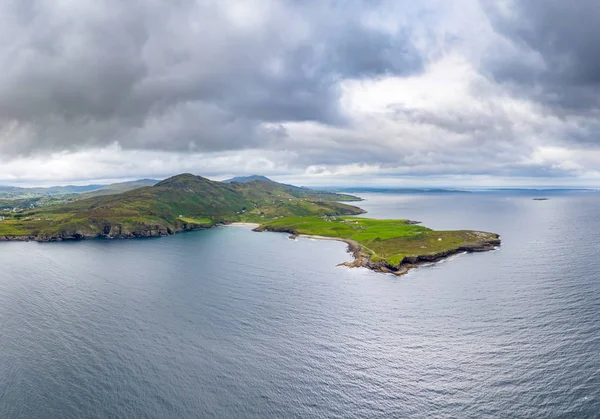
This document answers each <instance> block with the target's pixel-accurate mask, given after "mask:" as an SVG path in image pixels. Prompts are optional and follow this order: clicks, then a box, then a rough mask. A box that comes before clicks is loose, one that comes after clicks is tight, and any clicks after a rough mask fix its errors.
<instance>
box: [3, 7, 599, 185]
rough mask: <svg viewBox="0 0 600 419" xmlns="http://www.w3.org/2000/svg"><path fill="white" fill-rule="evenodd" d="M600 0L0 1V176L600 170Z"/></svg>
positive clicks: (303, 178)
mask: <svg viewBox="0 0 600 419" xmlns="http://www.w3.org/2000/svg"><path fill="white" fill-rule="evenodd" d="M598 22H600V6H599V5H598V3H597V0H577V1H566V0H561V1H558V0H537V1H536V0H529V1H528V0H514V1H511V0H489V1H486V0H454V1H453V0H420V1H414V0H406V1H403V0H393V1H387V2H386V1H373V0H371V1H351V0H350V1H323V0H318V1H317V0H315V1H310V0H306V1H304V0H302V1H301V0H290V1H283V0H280V1H269V0H239V1H235V0H227V1H226V0H214V1H208V0H206V1H204V0H4V1H2V2H0V60H1V61H0V62H1V68H2V71H0V183H2V184H15V183H29V184H42V183H43V184H48V183H52V184H64V183H73V182H87V181H98V180H101V181H110V180H118V179H133V178H141V177H154V178H163V177H166V176H169V175H173V174H177V173H181V172H192V173H196V174H200V175H204V176H208V177H211V178H214V179H221V178H224V177H227V176H229V175H239V174H253V173H260V174H265V175H267V176H271V177H273V178H275V179H278V180H287V181H294V182H296V183H300V184H306V185H311V184H321V185H335V184H346V185H355V184H381V185H384V184H385V185H398V186H402V185H448V186H450V185H455V186H467V185H475V186H478V185H480V186H486V185H487V186H490V185H517V186H522V185H529V186H535V185H588V186H594V185H600V119H599V117H600V54H598V51H599V50H600V49H599V48H600V25H598Z"/></svg>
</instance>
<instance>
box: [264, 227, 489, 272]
mask: <svg viewBox="0 0 600 419" xmlns="http://www.w3.org/2000/svg"><path fill="white" fill-rule="evenodd" d="M260 229H261V230H270V231H284V232H289V233H293V234H306V235H316V236H325V237H333V238H339V239H344V240H351V241H354V242H356V243H358V244H359V245H360V247H361V248H362V250H363V251H364V252H365V253H367V254H368V256H369V259H370V261H371V262H379V261H384V262H385V263H387V264H388V265H390V266H398V265H400V264H402V263H403V262H405V261H406V260H407V259H410V258H414V257H418V256H424V255H425V256H426V255H431V256H434V255H439V254H442V253H445V252H449V251H452V250H454V249H457V248H460V247H465V248H466V247H468V246H475V245H478V244H479V243H482V242H488V241H492V242H493V241H495V240H497V238H498V236H497V235H496V234H493V233H487V232H479V231H467V230H458V231H434V230H431V229H429V228H426V227H423V226H420V225H416V224H414V223H413V222H411V221H409V220H374V219H368V218H361V217H340V216H333V217H327V216H323V217H286V218H280V219H277V220H272V221H268V222H266V223H264V224H263V225H262V226H261V228H260Z"/></svg>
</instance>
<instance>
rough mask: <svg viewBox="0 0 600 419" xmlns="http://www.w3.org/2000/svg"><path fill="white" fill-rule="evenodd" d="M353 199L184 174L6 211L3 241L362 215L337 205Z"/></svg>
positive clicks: (150, 233)
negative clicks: (116, 191)
mask: <svg viewBox="0 0 600 419" xmlns="http://www.w3.org/2000/svg"><path fill="white" fill-rule="evenodd" d="M338 198H339V199H349V198H351V197H350V196H349V195H343V196H342V195H337V194H332V193H327V192H314V193H312V192H311V191H310V190H309V189H304V188H295V187H288V186H286V185H282V184H279V183H276V182H272V181H260V180H259V181H252V182H247V183H231V184H227V183H222V182H214V181H211V180H208V179H205V178H203V177H200V176H194V175H191V174H183V175H178V176H174V177H172V178H169V179H165V180H163V181H161V182H158V183H157V184H156V185H154V186H148V187H142V188H137V189H134V190H130V191H126V192H123V193H120V194H114V195H101V196H93V197H90V198H87V199H77V200H73V201H72V202H66V203H61V204H57V205H53V206H45V207H41V208H37V207H35V206H34V207H33V208H32V207H22V208H15V207H11V206H10V205H9V206H7V207H4V208H3V209H2V212H0V215H1V216H2V217H3V219H2V220H0V236H3V237H5V238H13V237H16V236H20V237H29V238H34V239H36V240H59V239H66V238H82V237H147V236H158V235H166V234H172V233H174V232H177V231H182V230H193V229H198V228H206V227H210V226H212V225H214V224H217V223H223V222H232V221H247V220H253V221H254V220H256V221H258V220H270V219H275V218H276V217H281V216H294V215H341V214H359V213H361V212H363V211H362V210H361V209H359V208H356V207H352V206H349V205H345V204H342V203H339V202H336V201H335V199H338Z"/></svg>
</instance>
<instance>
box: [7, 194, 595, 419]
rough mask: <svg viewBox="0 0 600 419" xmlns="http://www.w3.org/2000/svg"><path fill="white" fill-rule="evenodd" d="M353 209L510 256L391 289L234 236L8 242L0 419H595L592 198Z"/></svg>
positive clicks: (412, 200) (413, 202)
mask: <svg viewBox="0 0 600 419" xmlns="http://www.w3.org/2000/svg"><path fill="white" fill-rule="evenodd" d="M361 196H363V198H365V201H363V202H360V203H359V204H358V205H359V206H361V207H362V208H365V209H366V210H368V211H369V213H368V214H367V215H366V216H369V217H374V218H409V219H412V220H419V221H422V222H423V223H424V225H426V226H428V227H431V228H435V229H478V230H486V231H492V232H496V233H499V234H500V235H501V238H502V242H503V243H502V246H501V247H500V248H499V249H498V250H495V251H492V252H486V253H481V254H465V255H458V256H455V257H453V258H451V259H449V260H446V261H443V262H440V263H436V264H433V265H430V266H424V267H421V268H418V269H415V270H412V271H410V273H409V274H407V275H405V276H402V277H396V276H393V275H387V274H379V273H374V272H370V271H368V270H365V269H351V268H346V267H338V266H337V264H339V263H341V262H345V261H348V260H351V256H350V255H349V254H348V253H347V251H346V245H345V244H344V243H341V242H334V241H323V240H314V239H306V238H301V239H298V240H290V239H289V238H288V237H287V235H285V234H280V233H255V232H252V231H250V228H249V227H243V226H228V227H219V228H214V229H211V230H206V231H200V232H192V233H183V234H179V235H175V236H170V237H164V238H155V239H138V240H88V241H76V242H60V243H35V242H27V243H24V242H23V243H22V242H5V243H0V325H1V329H0V417H2V418H124V417H149V418H196V417H201V418H211V417H213V418H235V417H240V418H245V417H254V418H295V417H297V418H307V417H322V418H392V417H398V418H431V417H436V418H512V417H544V418H562V417H574V418H575V417H576V418H585V417H598V416H600V193H597V192H589V191H554V192H543V193H542V192H532V191H527V192H524V191H501V192H477V193H422V194H363V195H361ZM538 196H545V197H548V198H549V200H547V201H534V200H532V198H534V197H538Z"/></svg>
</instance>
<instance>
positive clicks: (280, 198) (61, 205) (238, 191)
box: [0, 174, 500, 273]
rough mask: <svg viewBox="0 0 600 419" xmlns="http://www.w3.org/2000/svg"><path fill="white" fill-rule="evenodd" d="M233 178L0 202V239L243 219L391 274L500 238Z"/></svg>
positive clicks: (188, 178) (182, 179)
mask: <svg viewBox="0 0 600 419" xmlns="http://www.w3.org/2000/svg"><path fill="white" fill-rule="evenodd" d="M237 179H238V180H232V181H231V182H215V181H211V180H209V179H205V178H203V177H200V176H194V175H191V174H183V175H178V176H174V177H171V178H169V179H165V180H163V181H161V182H158V183H156V184H155V185H153V186H143V187H138V188H136V189H133V190H129V188H130V187H131V186H132V185H126V186H117V187H115V186H113V187H112V188H110V187H109V188H108V190H110V191H118V190H120V189H125V191H124V192H122V193H114V194H112V193H111V194H106V189H105V190H104V191H102V190H100V191H99V193H91V194H90V193H82V194H80V195H79V196H78V197H76V198H71V196H70V195H67V196H64V197H62V198H59V197H52V196H50V197H48V196H46V197H43V199H53V200H55V201H51V202H53V204H52V205H46V206H42V207H39V206H37V205H36V204H39V202H40V201H39V199H42V198H39V197H38V198H32V199H33V201H32V200H31V199H22V200H0V211H1V212H0V239H4V240H22V239H33V240H40V241H51V240H64V239H79V238H85V237H106V238H116V237H122V238H127V237H153V236H162V235H167V234H173V233H176V232H178V231H185V230H197V229H203V228H209V227H212V226H213V225H215V224H219V223H229V222H234V221H245V222H255V223H259V224H260V227H259V230H270V231H282V232H289V233H292V234H308V235H317V236H326V237H331V238H335V239H340V240H344V241H346V242H348V243H349V244H350V246H351V248H352V249H353V251H354V255H355V258H356V259H355V262H353V266H366V267H368V268H371V269H374V270H380V271H384V272H390V271H391V272H395V273H404V272H406V270H407V269H409V268H410V267H412V266H415V265H417V264H419V263H422V262H423V261H432V260H436V259H438V258H442V257H446V256H448V255H450V254H453V253H456V252H458V251H462V250H466V251H481V250H490V249H491V248H493V246H494V245H496V244H499V242H500V241H499V239H498V236H497V235H496V234H493V233H485V232H478V231H464V230H459V231H433V230H431V229H429V228H426V227H423V226H420V225H416V224H415V223H414V222H410V221H408V220H373V219H368V218H362V217H356V216H355V215H358V214H361V213H363V212H364V211H363V210H362V209H360V208H357V207H354V206H351V205H348V204H345V203H343V202H339V201H352V200H358V199H359V198H357V197H354V196H352V195H344V194H336V193H331V192H325V191H313V190H310V189H307V188H298V187H296V186H291V185H284V184H281V183H277V182H273V181H271V180H269V179H266V178H261V177H259V176H253V177H250V178H237ZM240 179H241V180H240ZM35 199H38V201H35ZM59 199H62V201H60V200H59ZM16 202H19V203H20V206H16V205H15V203H16ZM3 205H4V207H3Z"/></svg>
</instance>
